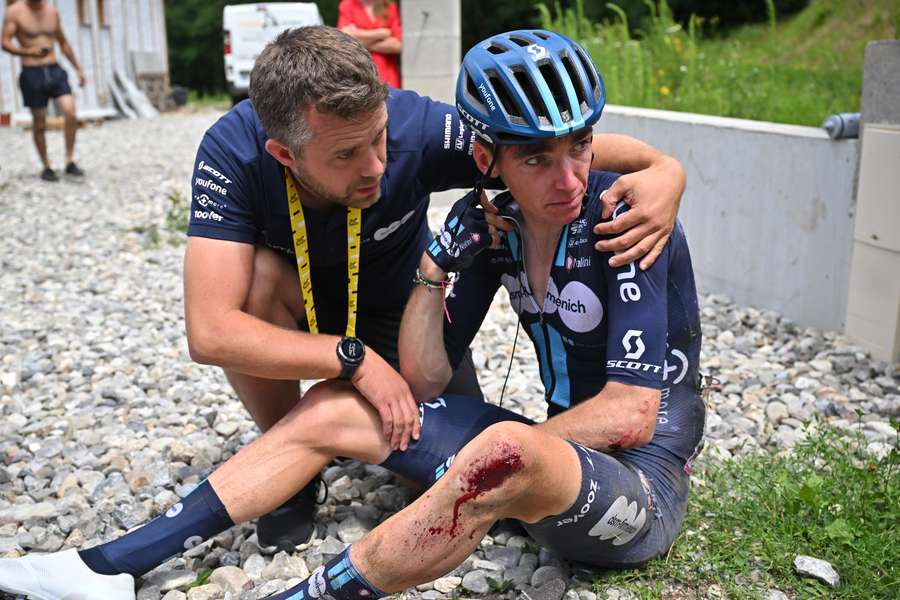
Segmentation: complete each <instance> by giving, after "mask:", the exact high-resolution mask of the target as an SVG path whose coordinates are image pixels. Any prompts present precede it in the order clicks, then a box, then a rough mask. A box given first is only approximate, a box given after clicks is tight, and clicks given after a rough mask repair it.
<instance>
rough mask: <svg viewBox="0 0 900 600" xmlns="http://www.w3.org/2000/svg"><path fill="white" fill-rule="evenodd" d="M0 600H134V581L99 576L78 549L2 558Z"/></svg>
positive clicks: (124, 578)
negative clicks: (82, 558)
mask: <svg viewBox="0 0 900 600" xmlns="http://www.w3.org/2000/svg"><path fill="white" fill-rule="evenodd" d="M0 598H3V599H4V600H5V599H9V600H60V599H71V600H135V596H134V578H133V577H132V576H131V575H128V574H122V575H99V574H97V573H95V572H93V571H91V570H90V568H88V566H87V565H86V564H84V561H82V560H81V557H80V556H79V555H78V551H77V550H74V549H73V550H65V551H63V552H54V553H53V554H29V555H26V556H22V557H21V558H4V559H0Z"/></svg>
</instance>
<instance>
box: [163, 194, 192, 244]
mask: <svg viewBox="0 0 900 600" xmlns="http://www.w3.org/2000/svg"><path fill="white" fill-rule="evenodd" d="M189 215H190V211H189V207H188V204H187V199H186V198H185V197H184V194H182V193H181V192H179V191H172V192H169V208H168V210H166V229H168V230H169V231H171V232H172V233H177V234H180V235H183V234H184V233H186V232H187V228H188V217H189Z"/></svg>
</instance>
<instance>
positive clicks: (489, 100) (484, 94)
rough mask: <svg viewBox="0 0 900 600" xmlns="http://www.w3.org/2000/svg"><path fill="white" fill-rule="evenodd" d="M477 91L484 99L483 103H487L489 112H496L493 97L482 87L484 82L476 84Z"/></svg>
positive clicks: (484, 86) (485, 87)
mask: <svg viewBox="0 0 900 600" xmlns="http://www.w3.org/2000/svg"><path fill="white" fill-rule="evenodd" d="M478 91H480V92H481V97H482V98H484V101H485V102H487V105H488V108H489V109H491V112H494V111H495V110H497V107H496V106H495V105H494V97H493V96H492V95H491V93H490V92H489V91H488V89H487V86H486V85H484V82H483V81H482V82H481V83H479V84H478Z"/></svg>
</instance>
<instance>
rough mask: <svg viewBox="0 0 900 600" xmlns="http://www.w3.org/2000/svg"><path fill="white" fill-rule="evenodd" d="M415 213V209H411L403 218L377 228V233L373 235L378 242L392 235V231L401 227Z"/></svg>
mask: <svg viewBox="0 0 900 600" xmlns="http://www.w3.org/2000/svg"><path fill="white" fill-rule="evenodd" d="M414 214H416V211H414V210H411V211H409V212H408V213H406V214H405V215H403V216H402V217H401V218H399V219H397V220H396V221H394V222H393V223H391V224H390V225H388V226H387V227H382V228H381V229H377V230H375V235H373V236H372V237H374V238H375V241H376V242H380V241H382V240H383V239H384V238H386V237H387V236H389V235H391V234H392V233H394V232H395V231H397V230H398V229H400V228H401V227H402V226H403V224H404V223H406V222H407V221H409V220H410V219H411V218H412V216H413V215H414Z"/></svg>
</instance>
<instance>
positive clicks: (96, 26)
mask: <svg viewBox="0 0 900 600" xmlns="http://www.w3.org/2000/svg"><path fill="white" fill-rule="evenodd" d="M48 1H49V2H50V3H51V4H53V5H54V6H56V8H57V10H59V14H60V21H61V24H62V28H63V32H64V33H65V35H66V37H67V38H68V39H69V44H70V45H71V46H72V49H73V50H74V51H75V55H76V57H77V58H78V60H79V62H81V65H82V67H83V68H84V72H85V75H86V77H87V80H88V81H87V85H85V87H84V88H79V87H78V79H77V77H76V75H75V70H74V68H72V66H71V65H70V64H69V62H68V60H66V58H65V57H64V56H62V55H61V52H59V47H58V46H57V54H58V55H59V60H60V64H61V65H62V66H63V68H64V69H66V71H67V72H68V74H69V85H71V86H72V91H73V95H74V96H75V105H76V108H77V109H78V112H79V114H80V115H81V116H85V117H91V116H102V115H108V114H114V113H115V107H114V105H113V103H112V97H111V95H110V93H109V84H110V81H111V80H112V77H113V73H114V71H115V70H116V69H118V70H121V71H122V72H124V73H125V74H126V75H127V76H128V77H129V78H130V79H132V80H133V81H138V79H139V78H138V77H137V74H136V73H135V71H134V68H133V60H132V53H133V52H147V53H153V54H157V55H159V60H158V61H157V62H158V63H159V64H161V65H162V68H163V69H164V71H163V76H164V77H165V79H166V81H168V58H167V47H166V29H165V13H164V7H163V0H48ZM80 6H81V7H82V10H83V17H82V16H80V14H79V7H80ZM5 11H6V3H5V2H2V3H0V18H2V16H3V14H4V13H5ZM19 68H20V62H19V58H18V57H15V56H12V55H10V54H7V53H5V52H0V113H12V115H13V119H14V120H16V121H27V120H29V119H30V115H29V113H28V109H27V108H25V107H24V106H23V104H22V98H21V94H20V92H19V86H18V74H19Z"/></svg>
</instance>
